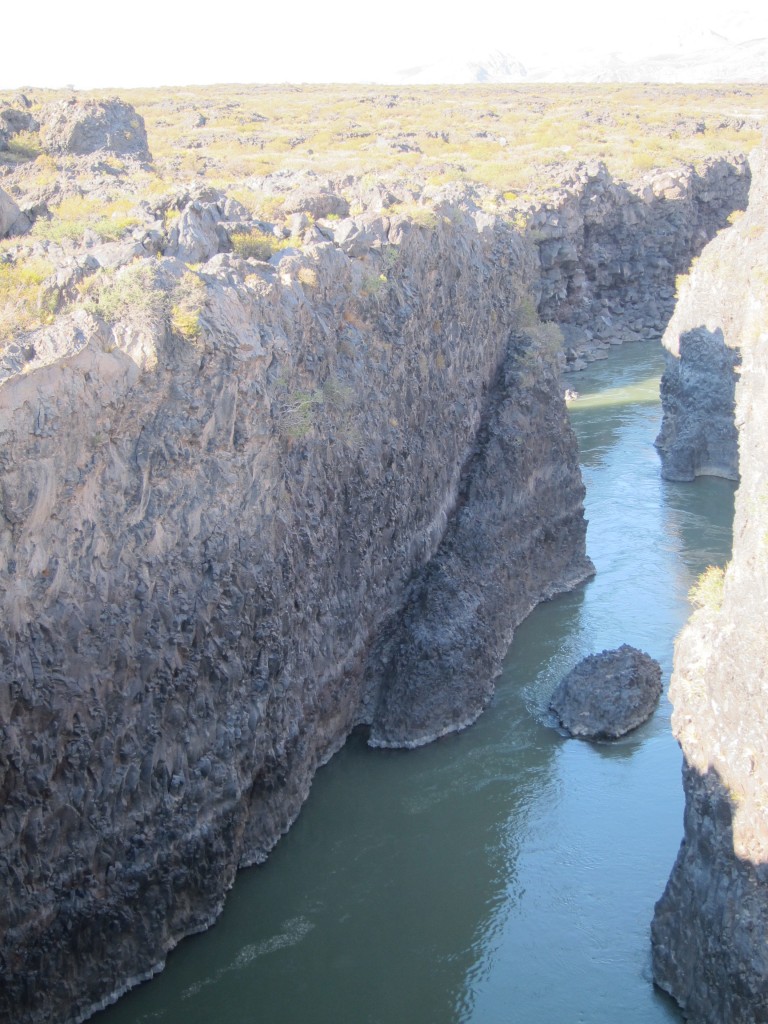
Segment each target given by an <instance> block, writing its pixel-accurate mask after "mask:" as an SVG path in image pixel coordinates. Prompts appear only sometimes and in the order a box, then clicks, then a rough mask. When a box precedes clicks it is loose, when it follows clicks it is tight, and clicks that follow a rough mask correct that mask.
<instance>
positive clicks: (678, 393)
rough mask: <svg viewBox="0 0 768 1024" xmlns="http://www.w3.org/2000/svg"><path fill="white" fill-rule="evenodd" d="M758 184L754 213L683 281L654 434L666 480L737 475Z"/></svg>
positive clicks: (721, 237)
mask: <svg viewBox="0 0 768 1024" xmlns="http://www.w3.org/2000/svg"><path fill="white" fill-rule="evenodd" d="M759 189H760V186H759V184H758V186H757V187H756V189H755V190H754V191H753V193H752V198H751V199H750V206H751V209H750V212H749V218H748V220H747V221H746V223H745V224H739V225H737V227H738V230H724V231H722V232H721V233H720V234H719V235H718V236H717V237H716V238H715V239H714V240H713V241H712V242H711V243H710V245H709V246H708V247H707V249H706V258H702V259H701V260H699V261H695V262H694V265H693V266H692V268H691V272H690V274H689V275H688V277H687V278H685V279H684V280H679V300H678V303H677V306H676V308H675V312H674V314H673V315H672V318H671V320H670V322H669V325H668V327H667V329H666V331H665V333H664V338H663V343H664V346H665V348H666V349H667V351H668V353H669V355H668V357H667V367H666V369H665V371H664V376H663V378H662V382H661V397H662V403H663V407H664V419H663V422H662V425H661V431H660V433H659V436H658V438H657V439H656V446H657V448H658V449H659V454H660V456H661V462H662V474H663V476H665V477H666V478H667V479H668V480H693V479H694V477H696V476H699V475H709V476H723V477H727V478H728V479H730V480H737V479H738V476H739V459H738V437H737V430H736V425H735V421H734V403H735V390H736V380H737V375H738V372H739V362H740V359H741V355H740V351H741V348H742V345H743V333H744V312H745V311H744V310H743V308H742V307H743V302H744V291H743V289H744V280H743V274H744V271H745V270H746V268H741V270H740V271H739V272H738V273H737V271H736V268H737V267H739V266H740V265H741V264H742V263H743V261H744V246H745V243H747V242H750V241H753V239H752V237H751V236H750V234H749V232H750V231H751V232H753V233H754V232H755V231H756V230H757V229H756V228H755V227H754V226H752V227H750V225H754V224H755V220H756V218H757V217H758V216H759V213H758V211H757V210H756V209H755V206H756V203H757V202H758V200H757V199H756V197H757V196H758V194H759Z"/></svg>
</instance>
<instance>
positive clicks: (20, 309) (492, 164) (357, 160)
mask: <svg viewBox="0 0 768 1024" xmlns="http://www.w3.org/2000/svg"><path fill="white" fill-rule="evenodd" d="M26 95H27V96H28V98H29V99H30V101H31V102H32V108H31V113H33V114H34V113H35V110H36V109H38V108H39V107H40V106H41V105H42V104H44V103H48V102H51V101H52V100H55V99H59V98H61V97H63V96H65V95H68V94H67V93H64V92H55V91H52V90H35V89H32V90H27V92H26ZM79 95H82V97H83V98H87V97H88V96H94V97H97V98H107V97H109V96H113V95H115V90H110V91H109V92H106V91H102V92H93V93H83V94H79ZM119 95H120V97H121V98H122V99H124V100H125V101H127V102H128V103H131V104H133V106H134V107H135V108H136V109H137V111H138V112H139V113H140V114H141V115H142V116H143V118H144V120H145V123H146V128H147V133H148V136H149V146H150V150H151V152H152V154H153V157H154V161H153V165H152V167H151V168H149V167H143V168H142V167H139V166H138V165H136V164H134V163H132V162H131V161H130V160H120V159H117V158H114V157H109V156H108V155H105V154H102V155H95V156H94V157H93V158H92V159H90V158H87V159H84V160H80V161H78V160H76V159H75V158H70V157H63V158H56V159H54V158H53V157H51V156H48V155H45V154H41V152H40V146H39V141H40V140H39V139H38V138H37V135H36V133H33V132H32V133H31V132H25V133H21V134H20V135H19V136H17V137H14V138H12V139H11V141H10V147H9V149H8V150H7V151H5V152H2V153H0V178H1V179H2V187H3V188H4V189H6V191H10V192H11V194H13V195H15V196H16V197H17V198H18V197H22V198H23V197H27V199H28V200H29V202H30V203H34V204H38V209H42V210H43V211H45V210H46V209H47V211H48V214H47V215H46V213H45V212H43V213H42V214H40V215H38V219H37V221H36V224H35V227H34V229H33V231H32V234H31V237H28V238H27V239H24V240H14V239H11V240H6V241H4V242H0V259H1V258H4V253H8V255H9V256H10V262H9V263H7V264H4V269H3V270H2V272H0V334H2V335H3V336H5V337H6V338H7V337H9V336H10V335H11V334H12V333H13V332H14V330H26V329H28V328H29V327H31V326H34V325H36V324H39V323H43V322H45V321H46V320H47V319H50V317H51V316H52V312H53V310H52V309H51V307H50V301H49V296H48V293H47V291H46V288H45V287H44V286H43V281H42V279H41V277H40V273H41V271H40V266H41V264H40V262H39V258H40V256H41V253H42V254H43V255H44V256H45V257H46V258H47V257H48V256H49V255H50V257H51V259H52V260H53V262H54V263H56V262H58V260H59V258H60V254H61V252H62V251H69V250H71V249H72V247H73V246H78V245H81V244H82V241H83V235H84V232H85V231H86V230H88V231H89V232H90V233H91V235H92V236H95V238H96V239H97V240H106V239H120V238H122V237H125V236H126V234H127V233H128V232H130V231H131V230H133V229H134V228H136V227H138V226H140V225H144V226H145V227H146V226H148V225H150V224H151V223H152V221H153V218H157V217H160V220H161V222H163V219H164V220H165V227H166V229H167V226H168V221H169V219H170V218H172V217H173V216H174V214H175V213H177V211H178V206H177V205H175V199H174V196H178V194H179V192H180V190H185V189H191V188H195V187H197V186H200V185H206V186H213V187H215V188H218V189H221V190H223V191H225V192H227V194H228V195H229V196H231V197H232V198H233V199H237V200H238V201H239V202H241V203H242V205H243V206H245V207H246V208H247V209H248V211H249V213H250V215H251V217H253V218H256V219H259V220H262V221H265V222H267V223H274V222H275V221H278V222H280V221H284V219H285V212H284V210H283V204H284V201H285V199H286V194H285V191H284V190H283V192H282V194H278V195H273V194H271V192H272V191H279V190H278V189H274V190H273V189H271V188H269V187H264V184H265V183H264V180H263V179H264V176H265V175H268V174H271V173H273V172H277V171H280V172H305V171H311V172H314V173H315V174H317V175H318V176H320V178H323V177H326V176H327V177H334V178H336V179H338V178H339V177H340V176H342V175H353V176H354V177H355V178H356V179H357V180H358V181H359V188H358V192H359V195H357V199H358V200H360V202H363V201H364V195H363V194H364V192H365V190H366V189H371V188H372V187H374V186H376V184H377V183H378V182H380V181H381V179H382V178H387V179H389V180H390V181H391V182H394V183H399V185H400V186H402V187H400V188H399V189H398V193H399V195H400V196H401V197H402V196H403V195H405V196H406V197H407V195H408V194H409V192H410V194H411V195H413V197H414V202H413V203H410V202H408V201H407V198H406V201H405V202H404V203H401V205H400V210H401V211H402V212H406V211H407V212H408V213H409V215H411V216H413V217H414V218H415V219H416V220H419V219H420V218H421V219H420V220H419V222H420V223H423V224H424V225H425V226H429V225H430V223H431V222H432V220H433V219H434V216H435V215H434V213H433V212H432V211H431V210H430V209H425V208H422V207H420V206H419V205H418V203H417V202H416V198H417V197H418V195H419V191H420V188H421V187H423V186H424V185H432V186H435V185H446V184H450V183H452V182H465V181H475V182H478V183H479V184H481V185H484V186H486V187H488V188H489V189H490V190H491V192H490V193H487V194H486V195H485V196H484V198H483V199H482V202H483V205H484V207H486V208H488V209H489V210H493V211H496V212H503V213H505V215H506V216H508V217H509V218H510V219H511V220H512V222H513V223H517V221H518V220H520V223H521V224H522V223H524V220H525V218H524V214H523V213H521V212H520V211H525V210H526V209H527V208H528V207H529V206H530V205H531V204H532V203H534V202H535V201H539V200H541V199H543V198H544V197H545V196H546V195H547V193H548V192H551V189H552V186H553V183H556V182H557V181H558V177H559V176H561V174H562V170H563V165H564V164H571V163H573V162H575V161H594V160H602V161H604V162H605V163H606V165H607V166H608V169H609V171H610V172H611V174H612V175H613V177H614V178H616V179H619V180H626V181H631V180H634V179H637V178H638V177H640V176H641V175H642V174H643V173H644V172H646V171H648V170H651V169H653V168H655V167H664V168H673V167H674V166H675V165H679V164H694V165H700V164H701V163H702V162H703V161H704V160H705V158H708V157H711V156H718V155H723V154H726V153H733V152H744V153H746V152H749V150H751V149H752V148H754V147H755V146H756V145H757V144H759V142H760V141H761V136H762V132H763V130H764V126H765V125H766V123H768V121H767V120H766V118H767V116H768V115H767V113H766V112H768V85H740V86H672V85H635V84H632V85H572V84H569V85H567V86H558V85H534V86H525V85H504V86H501V85H473V86H460V87H455V86H450V87H443V86H403V87H399V88H397V87H382V86H357V85H356V86H339V85H335V86H328V85H302V86H290V85H282V86H271V85H254V86H237V85H232V86H206V87H199V88H198V87H193V88H185V89H181V88H175V89H132V90H119ZM13 100H14V96H13V94H12V93H9V92H6V93H2V92H0V104H2V103H4V102H8V103H13ZM409 182H418V183H420V185H419V188H415V189H409V188H408V183H409ZM393 187H394V186H393ZM40 204H42V205H40ZM360 208H362V206H360V205H359V204H353V210H356V209H360ZM153 211H155V212H153ZM156 211H160V212H159V213H158V212H156ZM392 212H393V213H397V212H398V208H397V207H396V208H395V209H394V210H393V211H392ZM516 218H517V219H516ZM161 226H162V223H161ZM233 241H234V242H235V245H234V248H235V251H236V252H239V253H240V254H241V255H247V256H256V257H257V258H261V259H268V258H269V256H270V255H271V254H272V253H273V252H275V251H276V250H278V249H279V248H280V247H281V246H282V245H286V244H289V243H288V242H286V241H281V240H280V239H279V238H277V237H273V236H272V235H271V234H269V232H266V233H263V232H261V231H260V230H259V229H257V228H254V229H252V230H251V229H248V230H244V231H243V232H242V233H241V235H240V236H239V237H237V238H235V239H233ZM41 246H42V249H41ZM49 246H52V247H53V248H51V249H49V248H48V247H49ZM35 247H36V248H35ZM57 253H59V255H58V256H57ZM27 260H31V261H33V262H32V263H31V264H30V268H29V272H28V273H27V272H26V271H25V270H24V266H25V262H26V261H27ZM34 260H37V261H38V262H37V264H34ZM307 283H308V284H309V282H307ZM83 290H85V288H84V289H83ZM110 300H111V293H110V291H109V288H107V289H106V291H105V293H104V302H105V303H106V304H107V305H109V302H110ZM193 313H194V310H193ZM193 321H194V317H193V318H192V319H191V320H189V322H186V321H185V322H184V323H183V324H181V327H180V329H182V333H184V331H186V332H193V331H194V329H195V323H194V322H193Z"/></svg>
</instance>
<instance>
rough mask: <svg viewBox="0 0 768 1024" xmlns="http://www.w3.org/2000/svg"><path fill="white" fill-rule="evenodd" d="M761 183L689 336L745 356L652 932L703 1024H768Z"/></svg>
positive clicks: (687, 653)
mask: <svg viewBox="0 0 768 1024" xmlns="http://www.w3.org/2000/svg"><path fill="white" fill-rule="evenodd" d="M753 175H754V176H753V187H752V191H751V194H750V200H749V207H748V210H747V212H746V214H745V216H744V217H743V218H742V219H741V220H740V221H739V222H738V223H737V224H736V225H735V226H734V227H733V228H731V229H729V231H728V232H727V241H726V238H725V237H720V238H718V239H717V240H716V241H715V242H714V243H712V245H711V246H709V247H708V248H707V250H706V251H705V253H704V254H703V256H702V258H701V260H700V261H699V264H698V265H697V267H696V271H695V275H693V276H692V281H691V288H690V292H689V294H688V295H687V298H686V307H685V324H686V325H687V324H689V323H693V322H696V321H697V322H698V323H700V324H703V325H706V328H707V330H715V329H719V330H721V331H722V333H723V336H724V337H725V338H727V339H729V340H730V343H731V344H732V345H735V344H738V348H739V351H740V353H741V372H740V376H739V382H738V384H737V386H736V420H737V424H738V428H739V431H738V443H739V464H740V472H741V483H740V486H739V490H738V493H737V497H736V513H735V523H734V546H733V558H732V561H731V562H730V564H729V565H728V567H727V569H726V572H725V575H724V580H723V581H722V592H721V593H720V588H719V587H718V586H712V587H710V593H709V597H708V598H707V599H704V601H703V606H702V607H701V608H700V609H699V610H697V611H696V612H695V613H694V614H693V616H692V617H691V619H690V621H689V623H688V625H687V626H686V627H685V629H684V630H683V632H682V634H681V635H680V637H679V639H678V642H677V645H676V649H675V661H674V672H673V676H672V685H671V691H670V695H671V697H672V700H673V703H674V706H675V710H674V715H673V719H672V723H673V728H674V731H675V735H676V736H677V738H678V740H679V742H680V744H681V746H682V749H683V754H684V758H685V767H684V771H683V785H684V788H685V796H686V810H685V835H684V839H683V842H682V845H681V847H680V852H679V854H678V857H677V860H676V862H675V865H674V868H673V870H672V874H671V877H670V879H669V882H668V884H667V887H666V890H665V892H664V895H663V896H662V898H661V899H660V901H659V903H658V904H657V907H656V913H655V916H654V920H653V929H652V937H653V963H654V977H655V979H656V982H657V984H659V985H660V986H661V987H662V988H664V989H666V990H667V991H668V992H670V993H671V994H672V995H673V996H674V997H675V999H676V1000H677V1001H678V1003H679V1004H680V1005H681V1007H682V1008H683V1012H684V1013H685V1015H686V1017H687V1019H690V1020H692V1021H695V1022H698V1024H722V1022H723V1021H728V1022H729V1024H755V1022H758V1021H768V943H766V938H767V937H768V813H766V808H768V739H767V738H766V737H767V736H768V729H767V728H766V726H767V724H768V723H767V721H766V706H768V702H767V700H766V697H767V696H768V679H767V678H766V665H768V571H767V570H768V473H767V471H766V466H767V465H768V459H767V458H766V451H767V450H768V440H767V438H766V427H765V424H766V423H767V422H768V302H767V301H766V289H767V287H768V217H767V216H766V210H767V207H766V200H768V166H767V165H766V153H765V151H763V152H762V153H760V154H758V155H757V156H756V157H755V158H754V159H753ZM725 253H728V254H730V256H732V257H733V259H729V260H728V262H726V261H725V257H724V254H725ZM697 301H698V303H699V316H698V317H697V316H696V315H695V313H694V310H695V308H696V302H697ZM716 311H719V313H720V316H719V317H718V316H716V315H715V314H716ZM715 581H716V576H715Z"/></svg>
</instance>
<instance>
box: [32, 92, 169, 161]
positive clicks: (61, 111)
mask: <svg viewBox="0 0 768 1024" xmlns="http://www.w3.org/2000/svg"><path fill="white" fill-rule="evenodd" d="M40 138H41V141H42V144H43V147H44V148H45V150H46V151H47V152H48V153H52V154H55V155H65V154H71V155H73V156H84V155H86V154H88V153H98V152H104V153H114V154H115V155H116V156H132V157H136V158H137V159H139V160H149V159H150V154H149V146H148V143H147V132H146V129H145V127H144V119H143V118H142V117H141V115H140V114H138V113H137V112H136V111H135V110H134V108H133V107H132V106H131V105H130V104H129V103H125V102H123V100H119V99H117V98H116V97H115V98H113V99H109V100H81V99H78V98H76V97H71V98H70V99H66V100H59V101H58V102H56V103H49V104H46V106H44V107H43V108H42V110H41V112H40Z"/></svg>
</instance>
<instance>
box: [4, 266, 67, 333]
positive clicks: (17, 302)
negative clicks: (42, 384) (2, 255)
mask: <svg viewBox="0 0 768 1024" xmlns="http://www.w3.org/2000/svg"><path fill="white" fill-rule="evenodd" d="M53 270H54V268H53V265H52V264H51V263H49V262H48V260H45V259H41V258H35V259H29V260H17V261H15V262H12V263H0V343H1V342H3V341H7V340H8V339H10V338H11V337H13V335H14V334H15V333H17V332H18V331H28V330H32V329H33V328H35V327H39V326H41V325H42V324H44V323H50V321H51V320H52V319H53V314H54V310H53V303H52V300H51V299H50V297H49V296H48V295H47V294H46V292H45V289H44V288H43V282H44V281H45V280H46V279H47V278H48V277H50V276H51V274H52V273H53Z"/></svg>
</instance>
